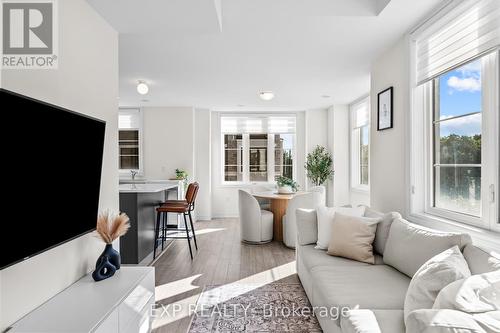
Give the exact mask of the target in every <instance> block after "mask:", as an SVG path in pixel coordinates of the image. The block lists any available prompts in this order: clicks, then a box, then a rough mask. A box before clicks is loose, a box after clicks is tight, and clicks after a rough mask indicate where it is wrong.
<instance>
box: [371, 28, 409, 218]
mask: <svg viewBox="0 0 500 333" xmlns="http://www.w3.org/2000/svg"><path fill="white" fill-rule="evenodd" d="M408 52H409V47H408V42H407V38H406V37H405V38H401V39H400V40H399V41H398V42H397V43H396V44H395V45H394V46H393V47H392V48H390V49H389V50H387V51H386V52H385V53H384V54H383V55H381V57H380V58H379V59H378V60H376V61H375V62H374V63H373V64H372V69H371V89H370V90H371V119H372V122H371V131H370V199H371V205H372V206H373V207H374V208H375V209H378V210H381V211H399V212H402V213H403V212H405V211H406V210H405V208H406V207H405V206H406V195H407V190H408V189H406V186H405V184H406V171H405V170H406V165H407V164H406V159H405V156H406V155H405V139H406V138H405V131H406V121H407V117H406V115H408V114H409V99H410V96H409V89H408V87H409V53H408ZM390 86H393V87H394V92H393V93H394V96H393V97H394V105H393V111H394V123H393V124H394V128H392V129H388V130H385V131H377V94H378V93H379V92H381V91H382V90H384V89H386V88H389V87H390Z"/></svg>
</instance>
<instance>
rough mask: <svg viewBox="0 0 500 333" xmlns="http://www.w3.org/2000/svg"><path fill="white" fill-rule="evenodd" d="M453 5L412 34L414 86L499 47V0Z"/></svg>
mask: <svg viewBox="0 0 500 333" xmlns="http://www.w3.org/2000/svg"><path fill="white" fill-rule="evenodd" d="M457 2H458V3H459V4H458V5H457V4H456V3H457ZM452 5H453V6H454V7H453V8H452V9H450V10H449V11H448V12H447V13H446V14H445V15H443V16H442V17H440V18H439V19H437V20H435V22H432V24H430V26H428V27H425V28H424V29H423V30H422V31H419V32H417V33H416V34H415V35H414V39H415V43H416V67H417V68H416V70H417V84H422V83H424V82H426V81H428V80H430V79H432V78H434V77H436V76H438V75H440V74H442V73H444V72H445V71H447V70H449V69H451V68H453V67H456V66H458V65H460V64H462V63H465V62H467V61H469V60H472V59H474V58H475V57H477V56H479V55H481V54H484V53H486V52H488V51H491V50H494V49H496V48H498V47H499V46H500V0H465V1H456V2H455V3H453V4H452Z"/></svg>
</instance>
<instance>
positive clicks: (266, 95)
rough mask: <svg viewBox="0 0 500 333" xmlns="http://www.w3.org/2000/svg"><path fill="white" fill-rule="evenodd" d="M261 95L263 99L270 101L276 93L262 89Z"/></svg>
mask: <svg viewBox="0 0 500 333" xmlns="http://www.w3.org/2000/svg"><path fill="white" fill-rule="evenodd" d="M259 97H260V99H262V100H263V101H270V100H272V99H273V98H274V93H273V92H272V91H261V92H260V93H259Z"/></svg>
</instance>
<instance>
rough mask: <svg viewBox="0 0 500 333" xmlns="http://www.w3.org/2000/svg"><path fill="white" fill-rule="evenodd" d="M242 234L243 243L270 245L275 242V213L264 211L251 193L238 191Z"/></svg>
mask: <svg viewBox="0 0 500 333" xmlns="http://www.w3.org/2000/svg"><path fill="white" fill-rule="evenodd" d="M238 203H239V205H238V206H239V207H238V208H239V213H240V232H241V240H242V241H243V242H247V243H252V244H262V243H268V242H270V241H272V240H273V213H271V212H270V211H268V210H263V209H261V208H260V206H259V202H258V201H257V199H255V197H253V196H252V195H251V194H250V193H248V192H246V191H244V190H238Z"/></svg>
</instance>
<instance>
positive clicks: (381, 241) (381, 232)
mask: <svg viewBox="0 0 500 333" xmlns="http://www.w3.org/2000/svg"><path fill="white" fill-rule="evenodd" d="M365 217H370V218H380V220H381V221H380V223H379V224H378V225H377V232H376V234H375V241H374V242H373V250H374V251H375V252H376V253H378V254H380V255H384V250H385V244H386V243H387V238H389V230H390V229H391V225H392V221H394V220H395V219H400V218H402V217H401V214H399V213H398V212H390V213H387V214H384V213H381V212H378V211H376V210H374V209H371V208H370V207H366V210H365Z"/></svg>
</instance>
